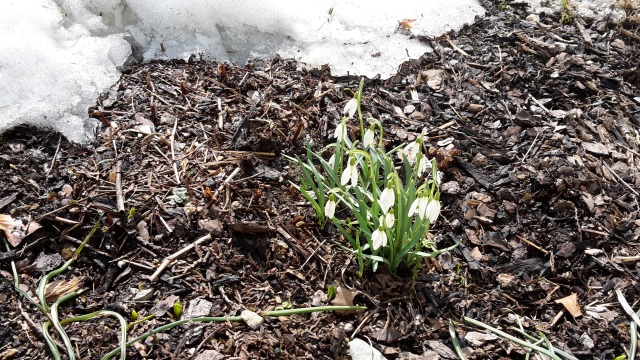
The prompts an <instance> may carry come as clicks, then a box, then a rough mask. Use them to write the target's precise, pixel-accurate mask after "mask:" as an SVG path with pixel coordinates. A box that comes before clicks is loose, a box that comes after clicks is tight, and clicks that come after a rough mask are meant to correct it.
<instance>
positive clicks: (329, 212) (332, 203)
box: [324, 194, 336, 219]
mask: <svg viewBox="0 0 640 360" xmlns="http://www.w3.org/2000/svg"><path fill="white" fill-rule="evenodd" d="M335 213H336V199H335V196H334V195H333V194H331V196H329V201H327V204H326V205H325V207H324V216H326V217H327V218H329V219H333V214H335Z"/></svg>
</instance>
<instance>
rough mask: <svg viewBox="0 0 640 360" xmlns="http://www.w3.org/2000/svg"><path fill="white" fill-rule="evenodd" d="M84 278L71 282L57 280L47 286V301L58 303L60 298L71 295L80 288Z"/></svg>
mask: <svg viewBox="0 0 640 360" xmlns="http://www.w3.org/2000/svg"><path fill="white" fill-rule="evenodd" d="M82 280H83V277H82V276H81V277H75V278H73V279H71V280H56V281H54V282H52V283H49V284H47V286H46V287H45V290H44V291H45V292H44V296H45V299H46V300H47V301H56V300H58V299H59V298H61V297H63V296H65V295H68V294H71V293H72V292H74V291H76V290H78V289H79V288H80V284H81V283H82Z"/></svg>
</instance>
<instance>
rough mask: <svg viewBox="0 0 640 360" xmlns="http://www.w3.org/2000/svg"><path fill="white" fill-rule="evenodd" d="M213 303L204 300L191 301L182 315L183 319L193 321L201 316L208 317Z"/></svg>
mask: <svg viewBox="0 0 640 360" xmlns="http://www.w3.org/2000/svg"><path fill="white" fill-rule="evenodd" d="M212 307H213V303H212V302H211V301H207V300H205V299H193V300H190V301H189V304H188V305H187V310H185V312H184V314H183V315H182V317H183V318H185V319H193V318H196V317H201V316H208V315H209V312H210V311H211V308H212Z"/></svg>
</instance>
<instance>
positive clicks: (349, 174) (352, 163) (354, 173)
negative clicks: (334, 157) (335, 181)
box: [340, 156, 358, 187]
mask: <svg viewBox="0 0 640 360" xmlns="http://www.w3.org/2000/svg"><path fill="white" fill-rule="evenodd" d="M349 181H351V185H350V186H347V187H351V186H356V185H357V184H358V167H357V166H356V158H355V157H353V156H352V157H351V158H349V165H347V167H346V168H344V171H343V172H342V176H341V177H340V184H342V185H347V183H349Z"/></svg>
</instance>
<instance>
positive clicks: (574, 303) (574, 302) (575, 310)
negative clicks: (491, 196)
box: [556, 293, 582, 318]
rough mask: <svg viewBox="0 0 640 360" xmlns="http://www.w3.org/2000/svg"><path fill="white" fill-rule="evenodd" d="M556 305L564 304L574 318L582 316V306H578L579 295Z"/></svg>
mask: <svg viewBox="0 0 640 360" xmlns="http://www.w3.org/2000/svg"><path fill="white" fill-rule="evenodd" d="M556 304H562V305H563V306H564V308H565V309H567V311H568V312H569V313H570V314H571V315H572V316H573V317H574V318H576V317H578V316H580V315H582V311H580V305H579V304H578V295H577V294H576V293H573V294H571V295H569V296H565V297H563V298H562V299H558V300H556Z"/></svg>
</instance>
